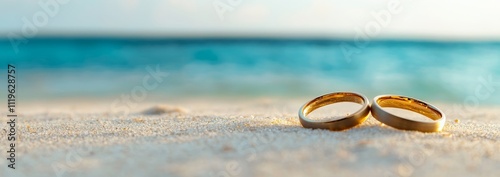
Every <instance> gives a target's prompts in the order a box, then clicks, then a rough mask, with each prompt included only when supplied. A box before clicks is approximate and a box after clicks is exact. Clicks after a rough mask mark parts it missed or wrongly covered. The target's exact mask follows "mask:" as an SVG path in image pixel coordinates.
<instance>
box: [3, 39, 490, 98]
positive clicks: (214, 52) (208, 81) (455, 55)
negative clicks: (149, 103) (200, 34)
mask: <svg viewBox="0 0 500 177" xmlns="http://www.w3.org/2000/svg"><path fill="white" fill-rule="evenodd" d="M342 44H344V45H350V46H352V47H354V46H355V43H354V42H352V41H342V40H299V39H294V40H286V39H133V38H130V39H129V38H123V39H115V38H113V39H107V38H35V39H28V43H26V44H20V45H19V51H18V52H16V51H14V49H13V47H12V45H11V44H10V41H9V40H7V39H3V40H0V59H1V61H2V62H4V63H5V64H4V66H2V70H1V72H5V73H6V70H5V69H6V67H7V63H10V64H14V65H16V67H17V70H18V71H17V72H18V74H19V77H18V79H19V86H18V89H19V91H18V93H19V94H20V95H21V97H22V98H23V99H24V100H43V99H58V98H67V97H88V98H100V97H117V96H119V95H122V94H130V92H131V91H132V89H133V88H134V87H135V86H141V85H142V79H143V78H144V77H145V76H146V75H148V71H147V69H146V67H147V66H150V67H152V68H156V66H159V68H160V69H161V71H162V72H167V73H169V75H168V76H167V77H166V78H165V79H164V81H163V82H161V83H159V85H158V87H156V88H154V89H152V90H149V91H148V96H149V97H148V99H175V98H179V97H183V96H191V97H193V98H195V97H228V98H232V97H243V98H245V97H283V98H288V97H309V96H317V95H321V94H324V93H328V92H332V91H341V90H345V91H357V92H362V93H364V94H366V95H367V96H369V97H372V96H375V95H377V94H387V93H394V94H403V95H408V96H413V97H417V98H421V99H428V100H433V101H437V102H463V101H464V100H465V99H466V98H467V97H469V96H475V94H476V89H477V88H478V87H482V88H483V89H480V91H481V93H483V91H484V92H485V93H486V92H487V91H488V90H485V89H484V86H481V85H484V83H483V82H482V81H481V80H482V79H480V78H483V79H484V80H492V81H493V82H496V83H497V84H496V85H495V86H494V87H493V88H494V91H493V92H491V93H492V94H491V95H490V96H488V97H487V98H484V99H481V100H480V101H481V103H484V104H491V103H493V104H499V103H500V42H424V41H372V42H370V43H369V44H368V45H367V46H366V47H363V48H358V49H357V52H359V53H355V54H353V55H352V56H351V57H350V59H347V58H346V56H345V55H344V53H343V51H342V48H341V47H340V46H341V45H342ZM5 84H6V82H5V80H4V81H2V82H1V83H0V86H2V87H5ZM489 91H491V88H490V90H489ZM2 97H3V98H5V94H2Z"/></svg>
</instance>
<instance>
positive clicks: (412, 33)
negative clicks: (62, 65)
mask: <svg viewBox="0 0 500 177" xmlns="http://www.w3.org/2000/svg"><path fill="white" fill-rule="evenodd" d="M43 4H45V5H43ZM46 4H50V5H48V6H47V5H46ZM54 4H55V6H54ZM499 7H500V1H498V0H474V1H471V0H310V1H307V0H296V1H292V0H147V1H145V0H105V1H103V0H0V37H7V36H8V35H9V34H11V35H12V34H15V35H18V36H19V35H25V37H26V36H27V37H33V36H151V37H156V36H166V37H172V36H173V37H200V36H201V37H206V36H216V37H234V36H236V37H241V36H243V37H245V36H258V37H299V38H300V37H325V38H356V37H363V36H368V37H370V38H412V39H413V38H415V39H445V40H500V10H498V8H499ZM29 25H31V26H32V27H34V28H35V29H36V32H35V33H28V32H26V30H25V28H26V26H29Z"/></svg>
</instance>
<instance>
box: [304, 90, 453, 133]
mask: <svg viewBox="0 0 500 177" xmlns="http://www.w3.org/2000/svg"><path fill="white" fill-rule="evenodd" d="M338 102H354V103H358V104H361V105H362V106H361V109H359V110H357V111H356V112H354V113H353V114H350V115H347V116H345V117H342V118H340V119H335V120H326V121H316V120H311V119H309V118H307V117H306V116H307V115H308V114H309V113H311V112H313V111H314V110H316V109H318V108H321V107H323V106H326V105H329V104H333V103H338ZM383 107H390V108H400V109H406V110H409V111H413V112H416V113H419V114H422V115H424V116H426V117H428V118H430V119H432V120H433V121H432V122H420V121H416V120H411V119H407V118H404V117H400V116H397V115H394V114H391V113H389V112H387V111H385V110H384V109H382V108H383ZM370 112H371V114H372V115H373V117H374V118H375V119H377V120H378V121H380V122H382V123H384V124H385V125H388V126H391V127H394V128H397V129H401V130H414V131H421V132H439V131H441V130H442V129H443V127H444V124H445V121H446V116H445V115H444V113H443V112H442V111H441V110H439V109H438V108H437V107H435V106H432V105H431V104H428V103H426V102H423V101H420V100H418V99H415V98H410V97H406V96H397V95H380V96H377V97H375V98H374V99H373V104H371V106H370V102H369V101H368V98H366V97H365V96H363V95H361V94H358V93H353V92H335V93H330V94H326V95H322V96H319V97H317V98H315V99H313V100H311V101H309V102H308V103H306V104H305V105H304V106H302V107H301V108H300V110H299V119H300V123H301V124H302V126H303V127H305V128H314V129H328V130H333V131H340V130H345V129H349V128H352V127H354V126H356V125H359V124H361V123H363V122H364V121H365V120H366V119H367V118H368V115H369V114H370Z"/></svg>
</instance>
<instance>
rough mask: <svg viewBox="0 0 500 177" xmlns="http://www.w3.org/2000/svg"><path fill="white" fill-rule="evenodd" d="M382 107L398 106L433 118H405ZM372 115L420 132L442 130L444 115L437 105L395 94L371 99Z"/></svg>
mask: <svg viewBox="0 0 500 177" xmlns="http://www.w3.org/2000/svg"><path fill="white" fill-rule="evenodd" d="M383 107H391V108H400V109H406V110H409V111H413V112H416V113H419V114H422V115H424V116H426V117H428V118H431V119H432V120H434V121H433V122H420V121H415V120H410V119H406V118H404V117H400V116H396V115H394V114H391V113H389V112H387V111H385V110H384V109H382V108H383ZM371 109H372V111H371V112H372V115H373V117H375V119H377V120H378V121H380V122H382V123H384V124H385V125H388V126H391V127H394V128H397V129H401V130H415V131H421V132H438V131H441V130H443V127H444V124H445V122H446V116H445V115H444V113H443V112H442V111H441V110H439V109H438V108H437V107H435V106H432V105H431V104H428V103H425V102H423V101H420V100H417V99H415V98H410V97H406V96H397V95H380V96H377V97H375V98H374V99H373V104H372V106H371Z"/></svg>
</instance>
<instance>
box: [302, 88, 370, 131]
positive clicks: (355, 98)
mask: <svg viewBox="0 0 500 177" xmlns="http://www.w3.org/2000/svg"><path fill="white" fill-rule="evenodd" d="M338 102H354V103H359V104H361V105H362V107H361V109H359V110H358V111H356V112H355V113H353V114H350V115H348V116H345V117H342V118H340V119H337V120H327V121H316V120H311V119H308V118H307V117H306V116H307V115H308V114H309V113H311V112H313V111H314V110H316V109H318V108H320V107H323V106H326V105H329V104H333V103H338ZM369 113H370V105H369V101H368V98H366V97H365V96H363V95H361V94H357V93H352V92H335V93H330V94H326V95H322V96H319V97H317V98H315V99H313V100H311V101H309V102H308V103H306V104H305V105H304V106H302V107H301V108H300V110H299V119H300V123H301V124H302V126H303V127H304V128H314V129H316V128H319V129H328V130H333V131H340V130H345V129H349V128H352V127H354V126H356V125H359V124H361V123H363V122H364V121H365V120H366V118H368V114H369Z"/></svg>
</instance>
